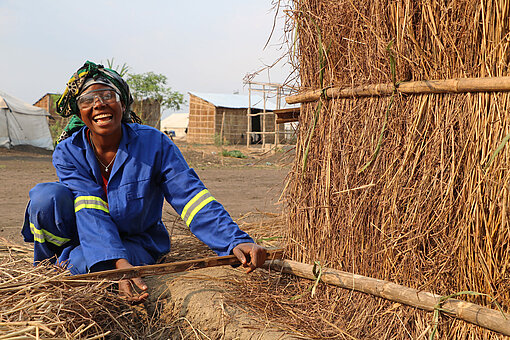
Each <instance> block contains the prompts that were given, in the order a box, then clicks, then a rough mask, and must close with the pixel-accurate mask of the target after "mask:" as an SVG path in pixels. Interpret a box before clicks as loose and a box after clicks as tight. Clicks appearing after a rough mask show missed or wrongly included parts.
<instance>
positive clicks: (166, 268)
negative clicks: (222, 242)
mask: <svg viewBox="0 0 510 340" xmlns="http://www.w3.org/2000/svg"><path fill="white" fill-rule="evenodd" d="M267 253H268V254H267V258H268V259H272V260H273V259H279V258H282V256H283V250H282V249H272V250H268V251H267ZM239 264H241V262H240V261H239V260H238V259H237V257H235V256H234V255H228V256H215V257H208V258H203V259H198V260H190V261H180V262H172V263H162V264H153V265H149V266H138V267H133V268H127V269H112V270H105V271H102V272H95V273H89V274H82V275H74V276H66V277H65V279H63V280H60V281H66V282H70V281H83V280H97V279H105V280H111V281H117V280H122V279H130V278H133V277H144V276H150V275H164V274H170V273H178V272H183V271H186V270H190V269H199V268H207V267H216V266H226V265H239Z"/></svg>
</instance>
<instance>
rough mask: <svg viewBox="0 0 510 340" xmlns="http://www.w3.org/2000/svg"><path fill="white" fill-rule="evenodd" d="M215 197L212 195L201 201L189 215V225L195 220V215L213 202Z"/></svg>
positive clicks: (187, 222)
mask: <svg viewBox="0 0 510 340" xmlns="http://www.w3.org/2000/svg"><path fill="white" fill-rule="evenodd" d="M214 200H215V199H214V197H212V196H210V197H207V198H206V199H205V200H203V201H202V203H200V204H199V205H198V206H197V207H196V208H195V209H193V211H192V212H191V214H190V215H189V217H188V219H187V221H186V224H187V225H188V227H189V225H190V224H191V221H193V217H195V215H196V214H197V213H198V212H199V211H200V210H201V209H202V208H203V207H204V206H205V205H206V204H207V203H209V202H212V201H214Z"/></svg>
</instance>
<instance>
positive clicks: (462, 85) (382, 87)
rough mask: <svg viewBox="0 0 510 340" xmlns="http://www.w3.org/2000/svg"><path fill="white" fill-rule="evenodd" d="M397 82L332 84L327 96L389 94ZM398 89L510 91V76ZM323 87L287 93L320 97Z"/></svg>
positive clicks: (291, 99)
mask: <svg viewBox="0 0 510 340" xmlns="http://www.w3.org/2000/svg"><path fill="white" fill-rule="evenodd" d="M394 88H395V87H394V86H393V83H385V84H372V85H363V86H358V87H353V88H341V87H331V88H328V89H325V90H324V95H325V96H326V97H327V98H349V97H368V96H389V95H391V94H392V93H393V90H394ZM397 91H398V92H401V93H406V94H427V93H465V92H505V91H510V77H486V78H457V79H445V80H421V81H408V82H402V83H399V84H398V85H397ZM321 93H322V91H321V90H312V91H307V92H303V93H300V94H297V95H294V96H287V97H285V100H286V101H287V103H289V104H297V103H306V102H312V101H316V100H319V98H320V97H321Z"/></svg>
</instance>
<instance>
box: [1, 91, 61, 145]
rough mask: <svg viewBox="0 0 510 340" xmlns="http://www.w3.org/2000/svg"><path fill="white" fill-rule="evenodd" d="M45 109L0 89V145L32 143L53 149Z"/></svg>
mask: <svg viewBox="0 0 510 340" xmlns="http://www.w3.org/2000/svg"><path fill="white" fill-rule="evenodd" d="M47 116H49V114H48V112H46V110H44V109H41V108H39V107H36V106H33V105H30V104H27V103H25V102H23V101H21V100H19V99H17V98H14V97H12V96H10V95H8V94H7V93H5V92H2V91H0V147H5V148H11V147H13V146H16V145H32V146H36V147H39V148H43V149H47V150H53V141H52V139H51V134H50V128H49V127H48V119H47V118H46V117H47Z"/></svg>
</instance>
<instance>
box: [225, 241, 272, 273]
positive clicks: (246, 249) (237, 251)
mask: <svg viewBox="0 0 510 340" xmlns="http://www.w3.org/2000/svg"><path fill="white" fill-rule="evenodd" d="M232 252H233V253H234V255H235V256H236V257H237V258H238V259H239V261H241V264H242V265H243V267H245V268H248V269H247V270H246V273H250V272H252V271H253V270H254V269H255V268H259V267H261V266H262V265H263V264H264V262H265V261H266V257H267V251H266V248H264V247H261V246H259V245H258V244H256V243H240V244H238V245H237V246H235V247H234V249H233V250H232Z"/></svg>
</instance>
